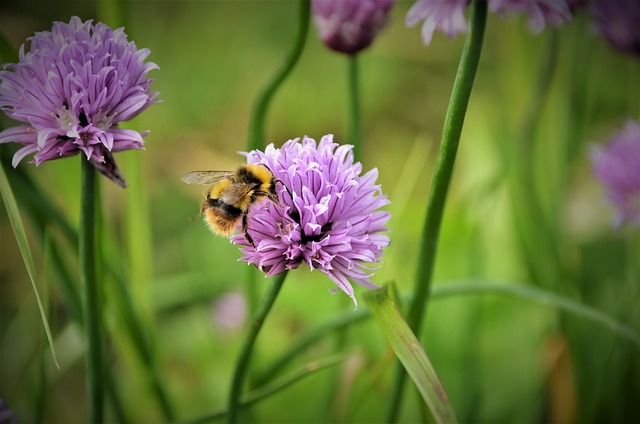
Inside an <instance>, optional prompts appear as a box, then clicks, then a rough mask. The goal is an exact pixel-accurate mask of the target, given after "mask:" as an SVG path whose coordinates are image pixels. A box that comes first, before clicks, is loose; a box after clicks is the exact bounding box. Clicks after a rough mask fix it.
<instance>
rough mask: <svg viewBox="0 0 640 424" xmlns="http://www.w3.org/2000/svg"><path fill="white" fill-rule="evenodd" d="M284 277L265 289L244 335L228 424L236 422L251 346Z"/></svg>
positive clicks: (234, 375)
mask: <svg viewBox="0 0 640 424" xmlns="http://www.w3.org/2000/svg"><path fill="white" fill-rule="evenodd" d="M286 276H287V273H286V272H283V273H282V274H279V275H277V276H276V277H275V278H274V280H273V282H272V283H271V285H270V286H269V288H268V289H267V292H266V293H265V294H264V296H263V298H262V302H261V303H260V305H259V307H258V309H257V310H256V312H255V315H254V317H253V319H252V321H251V326H250V327H249V329H248V331H247V334H246V335H245V339H244V343H243V345H242V349H241V350H240V355H239V356H238V361H237V362H236V367H235V371H234V373H233V380H232V382H231V390H230V392H229V408H228V411H229V412H228V415H227V420H228V422H229V423H235V422H238V407H239V406H240V395H241V393H242V385H243V383H244V377H245V375H246V373H247V370H248V369H249V362H250V361H251V352H252V351H253V346H254V344H255V342H256V339H257V337H258V333H260V329H261V328H262V324H264V321H265V319H266V318H267V315H268V314H269V311H271V307H272V306H273V304H274V302H275V301H276V298H277V297H278V293H280V289H281V288H282V285H283V283H284V280H285V277H286Z"/></svg>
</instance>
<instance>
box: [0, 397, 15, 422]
mask: <svg viewBox="0 0 640 424" xmlns="http://www.w3.org/2000/svg"><path fill="white" fill-rule="evenodd" d="M19 422H20V420H19V419H18V417H17V416H16V414H14V413H13V411H12V410H11V409H9V406H7V404H6V403H5V402H4V400H2V399H0V424H18V423H19Z"/></svg>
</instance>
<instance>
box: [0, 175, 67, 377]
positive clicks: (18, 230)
mask: <svg viewBox="0 0 640 424" xmlns="http://www.w3.org/2000/svg"><path fill="white" fill-rule="evenodd" d="M0 192H1V193H2V200H3V202H4V206H5V208H6V209H7V215H8V216H9V221H10V222H11V227H12V228H13V234H15V236H16V241H17V242H18V248H19V249H20V254H21V255H22V260H23V262H24V265H25V267H26V268H27V273H28V274H29V279H30V280H31V286H32V287H33V293H34V294H35V295H36V301H37V302H38V309H39V310H40V317H41V318H42V324H43V325H44V331H45V333H46V334H47V340H48V341H49V348H50V349H51V355H52V356H53V361H54V362H55V364H56V367H57V368H58V369H60V365H59V364H58V358H57V356H56V349H55V347H54V345H53V338H52V337H51V330H50V329H49V322H48V321H47V315H46V314H45V312H44V307H43V306H42V301H41V300H40V294H38V286H37V284H36V267H35V265H34V263H33V256H32V255H31V249H29V243H28V241H27V233H26V232H25V229H24V225H23V224H22V218H20V212H19V211H18V204H17V202H16V198H15V196H14V195H13V191H12V190H11V185H9V180H8V179H7V174H6V173H5V172H4V167H3V166H2V163H0Z"/></svg>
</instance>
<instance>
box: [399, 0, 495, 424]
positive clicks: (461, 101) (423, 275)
mask: <svg viewBox="0 0 640 424" xmlns="http://www.w3.org/2000/svg"><path fill="white" fill-rule="evenodd" d="M486 20H487V3H486V1H482V0H476V1H474V2H473V3H472V5H471V18H470V27H469V34H468V35H467V38H466V41H465V45H464V50H463V51H462V56H461V58H460V64H459V65H458V71H457V74H456V78H455V81H454V83H453V90H452V92H451V98H450V100H449V107H448V109H447V114H446V117H445V122H444V129H443V133H442V142H441V144H440V152H439V154H438V159H437V162H436V167H435V170H434V174H433V182H432V184H431V191H430V192H429V200H428V203H427V212H426V216H425V224H424V228H423V232H422V242H421V244H420V252H419V256H418V258H419V261H418V263H419V266H418V269H417V273H416V280H415V285H414V290H413V291H414V297H413V302H412V303H411V306H410V309H409V314H408V317H407V322H408V324H409V326H410V328H411V329H412V330H413V332H414V333H415V334H416V335H419V334H420V330H421V328H422V322H423V317H424V315H425V310H426V305H427V301H428V299H429V293H430V290H431V279H432V276H433V266H434V263H435V257H436V249H437V244H438V236H439V233H440V224H441V222H442V214H443V210H444V205H445V201H446V197H447V192H448V190H449V183H450V181H451V175H452V173H453V166H454V164H455V159H456V153H457V151H458V143H459V142H460V134H461V133H462V126H463V124H464V117H465V114H466V112H467V105H468V104H469V97H470V96H471V89H472V88H473V81H474V79H475V75H476V71H477V69H478V63H479V61H480V53H481V51H482V42H483V39H484V30H485V26H486ZM405 379H406V373H405V372H404V370H403V368H402V366H401V365H400V364H398V368H397V371H396V378H395V382H394V387H393V392H392V399H391V407H390V409H389V415H388V420H389V422H394V421H396V418H397V416H398V411H399V409H400V403H401V401H402V391H403V387H404V381H405Z"/></svg>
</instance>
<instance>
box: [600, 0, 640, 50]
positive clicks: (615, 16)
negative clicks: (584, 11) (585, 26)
mask: <svg viewBox="0 0 640 424" xmlns="http://www.w3.org/2000/svg"><path fill="white" fill-rule="evenodd" d="M591 11H592V12H593V15H594V18H595V21H596V27H597V29H598V32H600V34H602V36H603V37H604V38H605V39H606V40H607V41H608V42H609V43H610V44H611V45H612V46H613V47H615V48H616V49H618V50H620V51H622V52H625V53H628V54H631V55H633V56H636V57H640V1H638V0H606V1H605V0H597V1H594V2H592V3H591Z"/></svg>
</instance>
